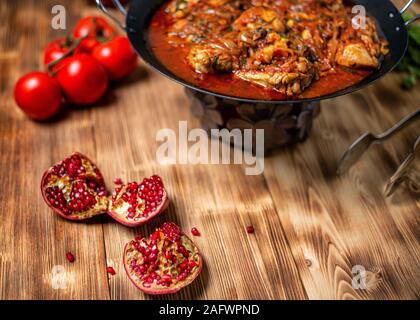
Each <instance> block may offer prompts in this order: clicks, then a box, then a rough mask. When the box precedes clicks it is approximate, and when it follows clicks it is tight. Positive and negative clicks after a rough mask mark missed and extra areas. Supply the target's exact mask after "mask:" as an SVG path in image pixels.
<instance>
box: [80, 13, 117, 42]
mask: <svg viewBox="0 0 420 320" xmlns="http://www.w3.org/2000/svg"><path fill="white" fill-rule="evenodd" d="M114 35H115V30H114V28H113V27H111V25H109V24H108V22H107V21H106V20H105V19H104V18H102V17H99V16H98V17H97V16H87V17H85V18H82V19H80V20H79V22H78V23H77V25H76V27H75V28H74V29H73V37H75V38H76V39H78V38H82V37H85V36H88V37H89V38H93V39H99V40H104V39H105V40H106V39H111V38H112V37H113V36H114Z"/></svg>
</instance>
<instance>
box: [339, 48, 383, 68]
mask: <svg viewBox="0 0 420 320" xmlns="http://www.w3.org/2000/svg"><path fill="white" fill-rule="evenodd" d="M336 62H337V63H338V64H340V65H342V66H345V67H349V68H377V67H378V64H379V62H378V59H377V58H376V57H372V56H371V55H370V54H369V52H368V51H367V49H366V47H365V46H364V45H363V44H362V43H351V44H348V45H345V46H344V47H339V49H338V51H337V55H336Z"/></svg>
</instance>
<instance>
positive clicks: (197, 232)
mask: <svg viewBox="0 0 420 320" xmlns="http://www.w3.org/2000/svg"><path fill="white" fill-rule="evenodd" d="M191 233H192V234H193V236H197V237H198V236H199V235H200V231H198V229H197V228H196V227H194V228H192V229H191Z"/></svg>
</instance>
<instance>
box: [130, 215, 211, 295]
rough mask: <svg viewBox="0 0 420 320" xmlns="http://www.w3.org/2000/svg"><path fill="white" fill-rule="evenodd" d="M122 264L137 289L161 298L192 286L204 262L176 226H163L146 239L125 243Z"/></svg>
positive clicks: (168, 223)
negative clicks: (161, 295) (162, 295)
mask: <svg viewBox="0 0 420 320" xmlns="http://www.w3.org/2000/svg"><path fill="white" fill-rule="evenodd" d="M123 264H124V269H125V271H126V273H127V275H128V277H129V279H130V280H131V282H133V284H134V285H135V286H136V287H137V288H138V289H140V290H141V291H143V292H144V293H147V294H151V295H160V294H171V293H175V292H177V291H179V290H181V289H182V288H184V287H186V286H187V285H189V284H190V283H192V282H193V281H194V280H195V279H196V278H197V276H198V275H199V274H200V272H201V269H202V266H203V259H202V257H201V255H200V253H199V250H198V248H197V246H196V245H195V244H194V243H193V242H192V240H191V239H190V238H188V236H186V235H185V234H184V233H183V232H182V230H181V229H180V228H179V227H178V226H177V225H176V224H174V223H171V222H165V223H164V224H163V225H162V226H161V227H159V228H157V229H156V230H155V231H154V232H153V233H152V234H151V235H150V236H149V237H148V238H142V239H138V238H137V239H134V240H131V241H130V242H129V243H127V244H126V245H125V248H124V256H123Z"/></svg>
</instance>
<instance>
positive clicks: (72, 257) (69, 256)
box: [66, 251, 74, 262]
mask: <svg viewBox="0 0 420 320" xmlns="http://www.w3.org/2000/svg"><path fill="white" fill-rule="evenodd" d="M66 257H67V260H69V262H74V255H73V253H71V252H70V251H69V252H67V253H66Z"/></svg>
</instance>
